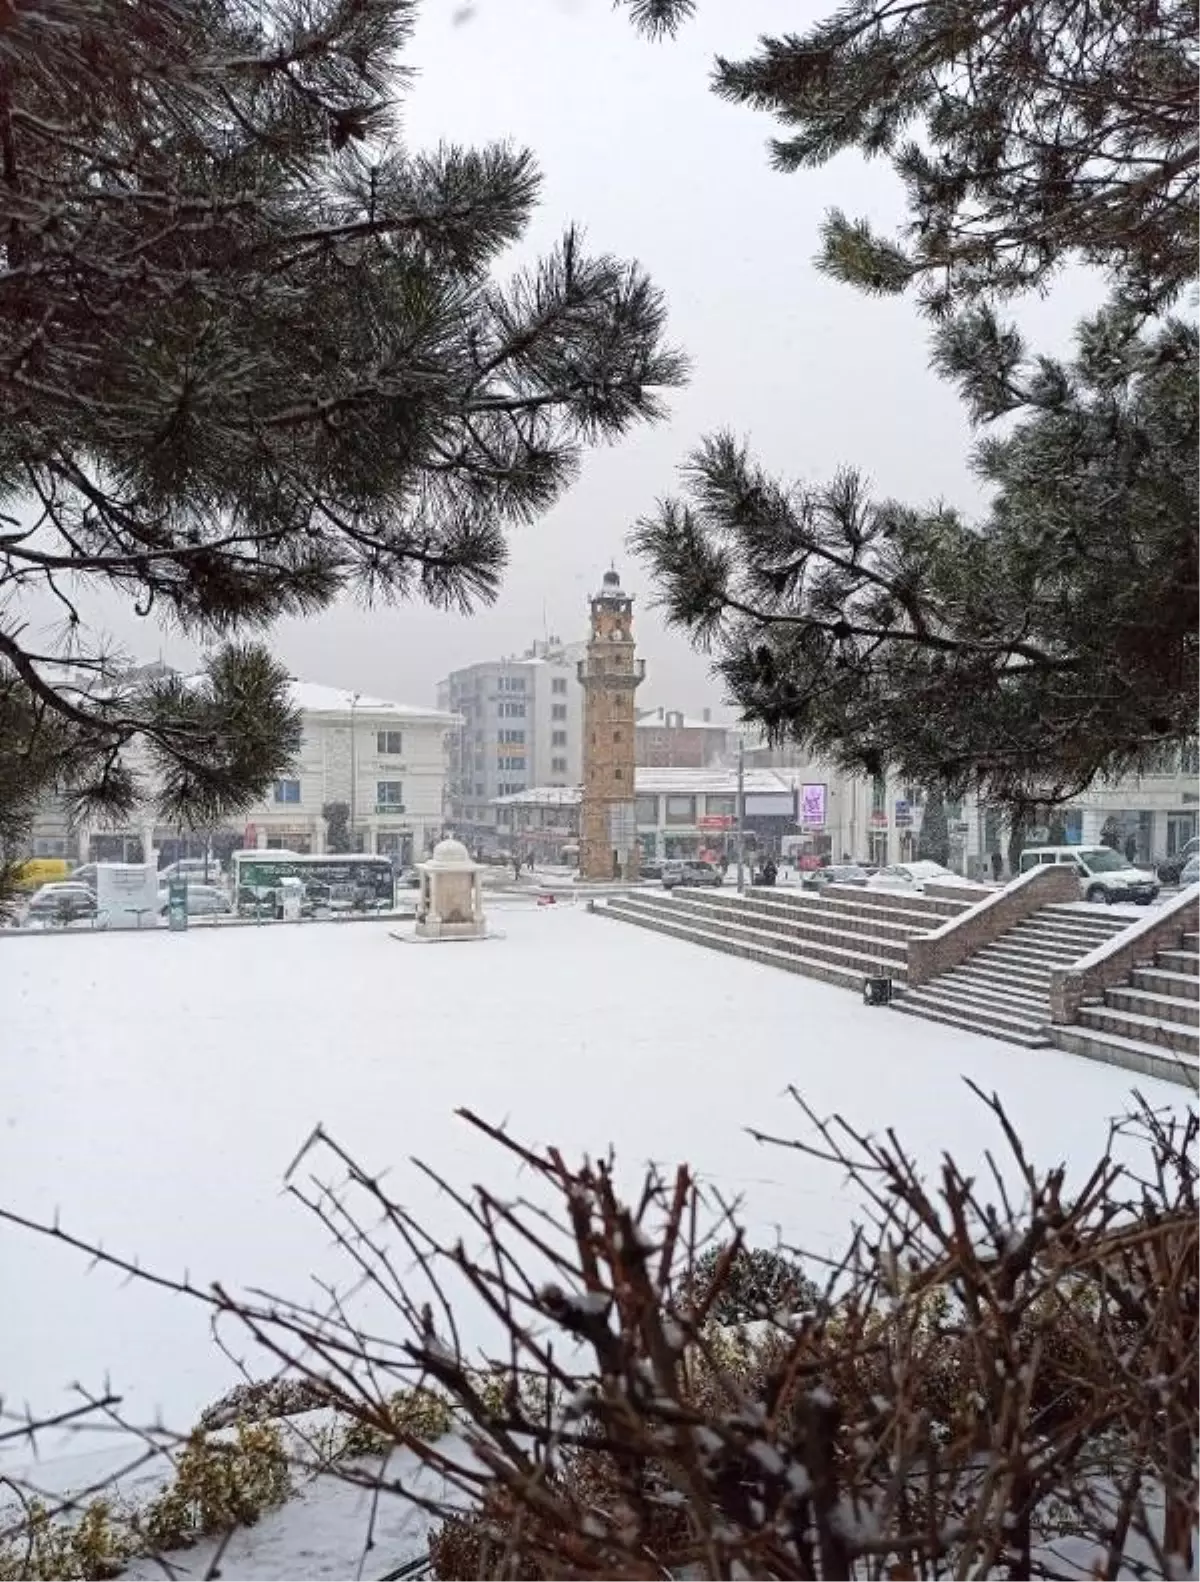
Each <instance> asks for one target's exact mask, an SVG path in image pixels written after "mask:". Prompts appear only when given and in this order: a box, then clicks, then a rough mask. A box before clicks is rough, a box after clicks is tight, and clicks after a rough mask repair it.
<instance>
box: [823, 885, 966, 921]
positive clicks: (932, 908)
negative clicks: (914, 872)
mask: <svg viewBox="0 0 1200 1582" xmlns="http://www.w3.org/2000/svg"><path fill="white" fill-rule="evenodd" d="M826 897H827V898H828V899H829V900H831V901H834V900H837V901H841V900H855V899H858V900H866V901H869V902H870V903H871V905H872V906H878V907H881V908H883V909H884V910H900V911H912V912H920V913H921V914H922V915H923V916H926V917H937V918H938V919H939V920H940V921H941V922H945V921H946V919H947V918H951V917H958V916H959V915H960V914H961V913H962V912H966V911H968V910H969V909H970V908H971V907H972V906H973V905H974V904H975V903H974V901H951V900H948V899H943V898H942V897H941V896H936V895H909V894H908V893H907V892H906V891H904V890H865V889H861V888H860V887H859V886H858V885H851V884H831V885H827V886H826V888H825V890H824V892H823V896H822V899H824V898H826Z"/></svg>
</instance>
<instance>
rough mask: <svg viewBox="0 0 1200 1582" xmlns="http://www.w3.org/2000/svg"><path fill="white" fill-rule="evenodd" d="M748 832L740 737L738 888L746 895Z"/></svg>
mask: <svg viewBox="0 0 1200 1582" xmlns="http://www.w3.org/2000/svg"><path fill="white" fill-rule="evenodd" d="M745 832H746V738H745V737H744V736H739V737H738V776H737V847H738V853H737V887H738V894H739V895H744V894H745V890H746V870H745V865H744V862H743V852H744V850H745V844H746V842H745Z"/></svg>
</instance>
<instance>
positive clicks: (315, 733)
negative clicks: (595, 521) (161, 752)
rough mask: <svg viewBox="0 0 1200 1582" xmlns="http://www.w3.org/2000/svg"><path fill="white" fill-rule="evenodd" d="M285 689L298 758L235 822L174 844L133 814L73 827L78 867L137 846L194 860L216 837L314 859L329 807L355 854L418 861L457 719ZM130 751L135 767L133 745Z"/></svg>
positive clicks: (430, 829)
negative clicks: (296, 724) (295, 721)
mask: <svg viewBox="0 0 1200 1582" xmlns="http://www.w3.org/2000/svg"><path fill="white" fill-rule="evenodd" d="M291 692H292V702H293V704H294V706H295V707H296V708H298V709H299V710H300V713H301V718H302V722H303V739H302V742H301V746H300V752H299V754H298V756H297V759H296V762H295V764H294V765H293V767H292V768H291V769H290V770H288V772H287V773H286V774H284V775H282V776H281V777H280V778H279V779H278V780H276V781H275V783H274V785H273V786H272V787H271V790H270V791H269V792H268V793H267V795H266V796H265V797H264V798H263V799H262V800H261V801H260V802H258V803H256V804H255V805H254V806H253V807H252V808H251V809H250V810H249V812H247V813H246V815H245V818H244V821H238V822H237V823H236V826H235V825H232V824H231V825H230V827H229V829H228V830H227V831H223V832H222V831H205V832H202V833H196V834H193V835H192V836H191V837H190V839H189V838H188V837H187V835H186V832H185V834H184V839H183V841H182V842H180V841H179V839H178V837H179V834H180V832H179V831H177V830H175V829H172V828H169V827H166V826H162V825H158V826H156V825H154V824H153V821H152V817H151V815H150V814H149V813H148V812H146V811H139V812H136V813H135V814H134V815H133V816H132V817H131V818H130V819H129V821H128V823H127V825H117V826H116V827H113V826H111V825H109V826H105V827H103V828H101V827H100V826H96V827H94V828H93V827H87V826H84V827H82V828H81V829H79V830H78V831H77V832H76V834H75V844H76V847H77V855H78V856H79V858H80V860H81V861H86V860H87V859H88V858H89V857H90V858H92V859H93V860H96V859H112V858H118V859H119V858H122V857H126V856H128V855H129V853H130V852H131V851H134V853H135V855H136V854H137V852H138V851H141V850H144V849H145V847H146V846H147V844H152V845H153V846H154V847H155V848H157V849H158V850H160V851H169V852H170V853H171V854H172V855H175V854H176V848H177V847H178V849H179V850H181V851H189V852H193V853H194V854H195V855H199V854H200V852H201V851H202V850H203V847H204V846H205V844H206V842H207V841H208V840H209V839H210V838H211V837H212V836H213V835H214V834H220V833H225V834H226V835H234V834H236V835H237V836H238V837H239V838H238V840H237V842H236V843H237V844H238V845H246V846H256V845H257V846H266V847H275V848H282V849H286V850H291V851H301V852H321V851H324V850H326V849H327V845H326V843H327V839H328V825H327V821H326V818H325V814H324V811H323V810H324V809H325V808H326V807H328V806H329V805H330V804H331V803H343V804H344V805H345V807H346V824H347V831H348V834H349V837H350V841H351V844H352V846H353V848H354V849H355V850H359V851H369V852H379V853H382V854H386V855H389V856H395V857H396V858H397V860H398V861H401V862H410V861H412V860H414V859H415V858H419V857H421V856H423V855H424V853H425V852H426V851H427V850H428V849H429V848H430V846H432V845H433V843H434V842H435V841H436V840H437V839H438V837H439V836H440V834H441V832H442V829H443V827H444V825H445V822H446V805H445V802H446V760H447V749H446V741H447V736H448V735H449V734H451V733H453V732H456V731H457V729H458V726H459V723H460V722H459V720H458V718H457V717H456V716H455V715H452V714H447V713H444V712H442V711H441V710H438V709H426V708H418V707H415V706H411V705H408V704H404V703H390V702H387V701H385V700H384V699H382V698H375V697H370V696H368V695H367V694H365V693H358V692H348V691H342V690H340V689H338V688H335V687H324V686H316V685H313V684H312V683H309V682H301V681H294V682H293V683H292V687H291ZM132 751H133V756H134V758H135V760H136V757H137V750H136V744H135V746H134V748H133V750H132ZM135 767H136V763H135ZM227 843H229V842H227ZM75 854H76V853H72V855H75Z"/></svg>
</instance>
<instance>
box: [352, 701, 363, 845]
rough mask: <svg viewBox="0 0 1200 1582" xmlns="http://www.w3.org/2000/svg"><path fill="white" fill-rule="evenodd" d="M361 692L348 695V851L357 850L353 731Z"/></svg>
mask: <svg viewBox="0 0 1200 1582" xmlns="http://www.w3.org/2000/svg"><path fill="white" fill-rule="evenodd" d="M361 696H362V693H361V692H352V693H351V694H350V850H351V851H357V850H358V738H357V736H356V735H355V729H354V711H355V709H356V708H357V707H358V700H359V698H360V697H361Z"/></svg>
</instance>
